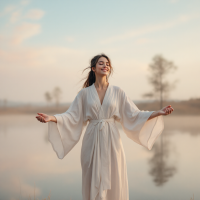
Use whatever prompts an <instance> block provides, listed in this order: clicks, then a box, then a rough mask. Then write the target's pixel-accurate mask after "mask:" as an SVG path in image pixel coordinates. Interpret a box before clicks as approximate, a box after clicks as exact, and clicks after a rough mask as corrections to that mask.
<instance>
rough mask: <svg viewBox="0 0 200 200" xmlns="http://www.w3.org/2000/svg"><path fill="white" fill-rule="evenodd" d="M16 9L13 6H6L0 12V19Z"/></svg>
mask: <svg viewBox="0 0 200 200" xmlns="http://www.w3.org/2000/svg"><path fill="white" fill-rule="evenodd" d="M15 8H16V6H15V5H8V6H6V7H5V8H4V10H3V11H2V12H0V17H1V16H3V15H6V14H8V13H10V12H12V11H13V10H14V9H15Z"/></svg>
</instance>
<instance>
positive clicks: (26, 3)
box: [20, 0, 31, 5]
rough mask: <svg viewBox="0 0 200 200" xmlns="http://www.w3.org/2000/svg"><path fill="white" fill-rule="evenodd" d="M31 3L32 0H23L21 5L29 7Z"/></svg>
mask: <svg viewBox="0 0 200 200" xmlns="http://www.w3.org/2000/svg"><path fill="white" fill-rule="evenodd" d="M30 2H31V1H30V0H22V1H21V2H20V3H21V5H28V4H29V3H30Z"/></svg>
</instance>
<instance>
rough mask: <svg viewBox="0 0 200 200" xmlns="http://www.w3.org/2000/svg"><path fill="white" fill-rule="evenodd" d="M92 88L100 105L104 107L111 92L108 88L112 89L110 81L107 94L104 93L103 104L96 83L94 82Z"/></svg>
mask: <svg viewBox="0 0 200 200" xmlns="http://www.w3.org/2000/svg"><path fill="white" fill-rule="evenodd" d="M92 89H93V91H94V93H95V96H96V99H97V101H98V104H99V106H100V107H102V106H103V105H104V103H105V101H106V99H107V96H108V93H109V91H108V90H109V89H110V83H109V84H108V87H107V89H106V93H105V95H104V98H103V102H102V104H101V101H100V99H99V95H98V92H97V90H96V87H95V85H94V83H93V84H92Z"/></svg>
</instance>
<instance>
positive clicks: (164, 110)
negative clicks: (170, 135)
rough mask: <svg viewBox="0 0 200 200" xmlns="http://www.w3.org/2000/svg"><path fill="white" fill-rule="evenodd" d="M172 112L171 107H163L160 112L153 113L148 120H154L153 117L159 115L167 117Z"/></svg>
mask: <svg viewBox="0 0 200 200" xmlns="http://www.w3.org/2000/svg"><path fill="white" fill-rule="evenodd" d="M172 111H174V109H173V108H172V107H171V105H169V106H165V107H163V108H162V109H161V110H158V111H154V112H153V113H152V114H151V115H150V117H149V118H148V120H150V119H152V118H154V117H158V116H160V115H169V114H171V113H172Z"/></svg>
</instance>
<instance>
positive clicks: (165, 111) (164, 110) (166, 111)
mask: <svg viewBox="0 0 200 200" xmlns="http://www.w3.org/2000/svg"><path fill="white" fill-rule="evenodd" d="M172 111H174V109H173V108H172V107H171V105H169V106H165V107H163V108H162V109H161V110H159V114H160V115H169V114H171V113H172Z"/></svg>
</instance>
